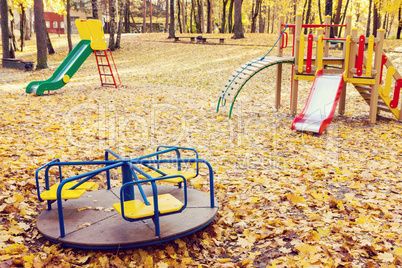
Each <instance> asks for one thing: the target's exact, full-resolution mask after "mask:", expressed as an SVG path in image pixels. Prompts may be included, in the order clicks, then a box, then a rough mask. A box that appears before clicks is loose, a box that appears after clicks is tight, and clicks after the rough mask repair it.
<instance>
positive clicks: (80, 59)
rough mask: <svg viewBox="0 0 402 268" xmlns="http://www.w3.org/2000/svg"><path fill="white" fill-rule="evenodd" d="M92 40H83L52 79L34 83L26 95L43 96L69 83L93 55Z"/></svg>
mask: <svg viewBox="0 0 402 268" xmlns="http://www.w3.org/2000/svg"><path fill="white" fill-rule="evenodd" d="M90 44H91V40H81V41H80V42H79V43H78V44H77V45H76V46H75V47H74V49H73V50H72V51H71V52H70V53H69V54H68V55H67V57H66V59H65V60H64V61H63V62H62V64H61V65H60V66H59V67H58V68H57V69H56V71H55V72H54V73H53V75H52V77H50V78H49V79H47V80H45V81H33V82H31V83H29V84H28V86H27V87H26V93H35V94H36V95H43V93H44V92H45V91H48V90H57V89H60V88H62V87H63V86H64V85H65V84H67V83H68V81H69V80H70V78H71V77H73V75H74V74H75V73H76V72H77V70H78V69H79V68H80V67H81V65H82V64H83V63H84V61H85V60H86V59H87V58H88V57H89V55H91V54H92V52H93V50H92V48H91V45H90Z"/></svg>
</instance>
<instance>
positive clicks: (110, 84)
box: [102, 83, 115, 86]
mask: <svg viewBox="0 0 402 268" xmlns="http://www.w3.org/2000/svg"><path fill="white" fill-rule="evenodd" d="M103 85H107V86H115V84H114V83H102V86H103Z"/></svg>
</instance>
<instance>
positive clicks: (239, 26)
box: [232, 0, 244, 39]
mask: <svg viewBox="0 0 402 268" xmlns="http://www.w3.org/2000/svg"><path fill="white" fill-rule="evenodd" d="M234 2H235V8H234V26H233V33H234V35H233V36H232V38H233V39H240V38H244V33H243V22H242V20H241V6H242V4H243V0H235V1H234Z"/></svg>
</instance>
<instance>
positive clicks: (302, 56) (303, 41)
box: [297, 34, 306, 73]
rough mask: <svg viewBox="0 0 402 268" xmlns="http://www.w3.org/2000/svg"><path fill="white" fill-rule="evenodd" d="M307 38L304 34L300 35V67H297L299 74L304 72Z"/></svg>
mask: <svg viewBox="0 0 402 268" xmlns="http://www.w3.org/2000/svg"><path fill="white" fill-rule="evenodd" d="M305 38H306V37H305V36H304V34H300V40H299V66H297V72H298V73H302V72H303V65H304V43H305Z"/></svg>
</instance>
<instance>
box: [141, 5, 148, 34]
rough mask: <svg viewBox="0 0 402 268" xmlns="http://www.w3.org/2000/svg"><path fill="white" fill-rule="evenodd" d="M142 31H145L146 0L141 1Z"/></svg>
mask: <svg viewBox="0 0 402 268" xmlns="http://www.w3.org/2000/svg"><path fill="white" fill-rule="evenodd" d="M142 8H143V10H142V32H143V33H146V32H147V0H144V1H143V4H142Z"/></svg>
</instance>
